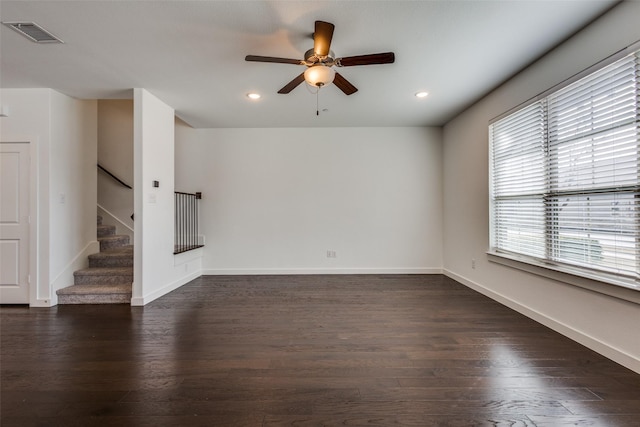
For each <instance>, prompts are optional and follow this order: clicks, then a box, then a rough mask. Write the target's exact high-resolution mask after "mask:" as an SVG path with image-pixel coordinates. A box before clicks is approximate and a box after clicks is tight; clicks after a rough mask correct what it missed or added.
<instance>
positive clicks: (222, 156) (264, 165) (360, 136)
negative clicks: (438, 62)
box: [176, 125, 442, 274]
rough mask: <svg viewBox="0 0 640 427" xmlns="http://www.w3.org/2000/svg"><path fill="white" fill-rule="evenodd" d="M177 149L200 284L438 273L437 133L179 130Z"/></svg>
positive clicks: (439, 177)
mask: <svg viewBox="0 0 640 427" xmlns="http://www.w3.org/2000/svg"><path fill="white" fill-rule="evenodd" d="M176 144H177V145H176V183H177V186H176V187H177V189H179V190H182V191H189V192H194V191H202V193H203V200H202V205H201V211H202V213H203V215H202V218H201V229H202V232H203V234H204V235H205V237H206V246H205V250H204V259H203V273H204V274H257V273H298V274H306V273H437V272H441V271H442V250H441V249H442V232H441V229H442V167H441V132H440V129H434V128H366V129H365V128H334V129H331V128H322V129H197V130H196V129H191V128H189V127H188V126H186V125H179V126H178V127H177V141H176ZM328 250H329V251H335V253H336V257H335V258H327V251H328Z"/></svg>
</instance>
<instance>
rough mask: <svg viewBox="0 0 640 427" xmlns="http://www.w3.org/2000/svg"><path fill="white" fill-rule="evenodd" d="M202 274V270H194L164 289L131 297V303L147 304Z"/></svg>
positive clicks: (133, 304)
mask: <svg viewBox="0 0 640 427" xmlns="http://www.w3.org/2000/svg"><path fill="white" fill-rule="evenodd" d="M201 275H202V274H201V272H200V271H194V272H193V273H191V274H188V275H187V276H184V277H181V278H180V279H178V280H176V281H175V282H173V283H169V284H168V285H167V286H165V287H163V288H162V289H158V290H157V291H154V292H151V293H150V294H147V295H145V296H142V297H135V298H131V305H132V306H143V305H147V304H149V303H150V302H151V301H153V300H156V299H158V298H160V297H161V296H163V295H166V294H168V293H169V292H171V291H175V290H176V289H178V288H179V287H180V286H183V285H185V284H187V283H189V282H190V281H192V280H193V279H197V278H198V277H200V276H201ZM132 286H134V285H132Z"/></svg>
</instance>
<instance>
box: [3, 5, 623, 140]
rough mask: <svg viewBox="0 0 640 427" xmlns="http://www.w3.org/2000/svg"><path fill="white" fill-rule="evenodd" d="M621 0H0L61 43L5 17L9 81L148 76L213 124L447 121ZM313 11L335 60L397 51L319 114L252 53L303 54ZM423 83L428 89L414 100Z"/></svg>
mask: <svg viewBox="0 0 640 427" xmlns="http://www.w3.org/2000/svg"><path fill="white" fill-rule="evenodd" d="M616 3H617V0H542V1H540V0H539V1H524V0H511V1H507V0H502V1H494V0H480V1H451V0H450V1H444V0H441V1H399V0H393V1H69V0H66V1H54V0H49V1H26V0H23V1H9V0H2V1H1V2H0V19H1V20H2V21H3V22H7V21H23V20H24V21H35V22H36V23H38V24H40V25H42V26H43V27H45V28H46V29H47V30H49V31H51V32H52V33H53V34H55V35H56V36H58V37H59V38H61V39H62V40H64V41H65V43H64V44H55V45H53V44H36V43H33V42H31V41H29V40H27V39H26V38H24V37H22V36H20V35H19V34H17V33H15V32H14V31H12V30H11V29H9V28H7V27H5V26H2V28H1V30H0V49H1V50H0V54H1V62H0V70H1V74H0V85H1V87H3V88H29V87H50V88H53V89H56V90H58V91H60V92H62V93H65V94H67V95H70V96H74V97H78V98H88V99H106V98H129V97H131V95H132V91H131V88H134V87H142V88H146V89H147V90H149V91H150V92H151V93H153V94H154V95H156V96H157V97H159V98H160V99H162V100H163V101H164V102H166V103H167V104H169V105H170V106H172V107H173V108H175V110H176V114H177V115H178V116H179V117H180V118H182V119H183V120H184V121H186V122H187V123H189V124H190V125H192V126H194V127H203V128H209V127H323V126H334V127H340V126H439V125H442V124H444V123H446V122H447V121H448V120H450V119H451V118H453V117H454V116H455V115H456V114H458V113H459V112H461V111H462V110H464V109H465V108H466V107H467V106H469V105H470V104H472V103H473V102H475V101H476V100H478V99H479V98H480V97H482V96H483V95H485V94H487V93H488V92H489V91H490V90H492V89H493V88H495V87H496V86H497V85H499V84H500V83H501V82H503V81H504V80H505V79H507V78H509V77H510V76H512V75H513V74H515V73H516V72H518V71H519V70H521V69H522V68H523V67H525V66H526V65H528V64H529V63H531V62H532V61H533V60H534V59H536V58H538V57H539V56H541V55H542V54H544V53H545V52H547V51H548V50H550V49H551V48H553V47H554V46H556V45H557V44H558V43H560V42H561V41H563V40H565V39H566V38H567V37H569V36H570V35H572V34H573V33H575V32H576V31H577V30H579V29H580V28H582V27H584V26H585V25H586V24H588V23H589V22H591V21H592V20H593V19H595V18H596V17H598V16H599V15H601V14H602V13H604V12H605V11H606V10H608V9H609V8H610V7H612V6H613V5H615V4H616ZM315 20H324V21H328V22H331V23H333V24H335V26H336V28H335V32H334V35H333V42H332V45H331V49H332V50H333V51H334V52H335V55H336V56H337V57H345V56H352V55H360V54H368V53H377V52H386V51H393V52H395V54H396V62H395V63H394V64H388V65H370V66H359V67H349V68H342V69H340V73H341V74H342V75H343V76H344V77H345V78H347V79H348V80H349V81H350V82H351V83H353V84H354V85H355V86H356V87H357V88H358V89H359V91H358V92H357V93H355V94H353V95H351V96H346V95H344V94H343V93H342V92H341V91H340V90H339V89H338V88H336V87H335V86H333V85H331V86H328V87H326V88H324V89H322V90H321V91H320V95H319V105H320V110H321V112H320V115H319V116H316V96H315V95H314V94H312V93H311V92H310V91H309V90H308V89H307V86H306V85H304V84H303V85H300V86H298V87H297V88H296V89H294V90H293V91H292V92H291V93H290V94H288V95H279V94H277V91H278V89H280V88H281V87H282V86H284V85H285V84H286V83H288V82H289V81H290V80H292V79H293V78H294V77H295V76H297V75H298V74H300V73H301V72H302V71H304V67H302V66H297V65H289V64H265V63H255V62H245V61H244V57H245V55H247V54H253V55H264V56H277V57H284V58H295V59H298V58H300V59H302V57H303V55H304V52H305V51H306V50H308V49H310V48H311V47H313V39H312V38H311V33H312V31H313V26H314V21H315ZM421 90H425V91H428V92H429V96H428V97H427V98H425V99H418V98H415V97H414V94H415V93H416V92H418V91H421ZM248 92H258V93H260V94H262V98H261V99H260V100H259V101H250V100H249V99H248V98H247V97H246V94H247V93H248ZM324 109H326V110H327V111H322V110H324Z"/></svg>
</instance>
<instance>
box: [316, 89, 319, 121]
mask: <svg viewBox="0 0 640 427" xmlns="http://www.w3.org/2000/svg"><path fill="white" fill-rule="evenodd" d="M319 97H320V88H318V90H317V91H316V116H319V115H320V107H318V98H319Z"/></svg>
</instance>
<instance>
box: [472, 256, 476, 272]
mask: <svg viewBox="0 0 640 427" xmlns="http://www.w3.org/2000/svg"><path fill="white" fill-rule="evenodd" d="M471 268H473V269H474V270H475V268H476V259H475V258H471Z"/></svg>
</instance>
